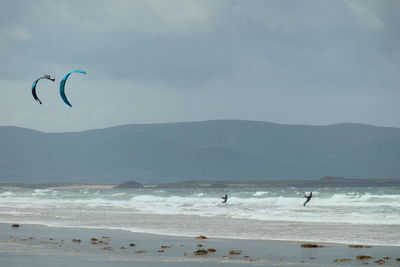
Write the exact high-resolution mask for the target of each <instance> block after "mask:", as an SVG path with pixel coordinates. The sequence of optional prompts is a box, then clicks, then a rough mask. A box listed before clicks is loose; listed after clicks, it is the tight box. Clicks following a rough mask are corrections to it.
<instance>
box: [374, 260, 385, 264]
mask: <svg viewBox="0 0 400 267" xmlns="http://www.w3.org/2000/svg"><path fill="white" fill-rule="evenodd" d="M375 263H378V264H379V265H382V264H385V261H384V260H383V259H379V260H376V261H375Z"/></svg>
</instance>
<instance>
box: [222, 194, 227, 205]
mask: <svg viewBox="0 0 400 267" xmlns="http://www.w3.org/2000/svg"><path fill="white" fill-rule="evenodd" d="M221 198H222V199H223V200H224V201H222V203H226V201H228V195H227V194H225V196H223V197H221Z"/></svg>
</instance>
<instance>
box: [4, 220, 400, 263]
mask: <svg viewBox="0 0 400 267" xmlns="http://www.w3.org/2000/svg"><path fill="white" fill-rule="evenodd" d="M14 223H16V224H20V225H31V226H37V227H48V228H60V229H80V230H82V231H83V230H88V229H89V230H99V231H101V230H104V231H124V232H128V233H131V234H144V235H156V236H163V237H171V238H191V237H193V236H194V235H190V234H176V233H170V234H168V233H160V232H155V231H145V230H143V231H140V230H131V229H126V228H117V227H105V226H76V225H72V226H68V225H51V224H44V223H33V222H23V223H18V222H14V221H8V222H0V226H1V225H12V224H14ZM199 234H201V233H199ZM207 236H208V237H209V238H213V239H221V240H232V241H242V240H243V241H254V242H289V243H290V242H295V243H318V244H322V245H325V246H329V245H338V246H340V245H344V246H348V245H362V246H374V247H388V248H398V249H399V250H400V244H399V245H397V244H379V243H371V242H347V241H342V242H341V241H321V240H316V239H313V238H309V239H299V240H293V239H273V238H265V239H263V238H245V237H222V236H214V235H207ZM399 256H400V255H399Z"/></svg>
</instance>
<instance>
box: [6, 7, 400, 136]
mask: <svg viewBox="0 0 400 267" xmlns="http://www.w3.org/2000/svg"><path fill="white" fill-rule="evenodd" d="M3 7H4V8H3ZM399 7H400V4H399V2H398V1H379V2H378V1H281V0H279V1H258V0H255V1H251V3H250V2H249V1H240V0H238V1H224V0H220V1H213V0H205V1H188V0H182V1H178V0H176V1H161V0H160V1H154V0H151V1H123V0H120V1H113V2H112V1H89V0H88V1H50V0H42V1H35V2H29V1H28V2H27V1H3V3H2V9H1V10H0V57H1V58H2V64H0V86H1V87H0V92H1V93H2V95H7V97H5V98H2V99H1V100H0V104H1V105H2V107H1V108H0V109H1V111H2V113H1V115H0V125H4V124H12V125H14V124H18V125H20V126H22V125H29V127H32V128H40V129H51V130H55V131H61V130H68V129H85V128H93V127H105V126H107V125H115V124H118V123H130V122H158V121H160V122H164V121H179V120H201V119H213V118H241V119H257V120H266V121H268V120H273V121H275V122H286V123H302V122H304V123H311V124H312V123H316V124H321V123H324V122H325V123H333V122H341V121H348V120H349V118H350V119H351V120H352V121H355V122H365V123H371V124H380V122H382V123H384V124H385V125H397V126H400V121H399V119H397V118H396V116H394V113H396V112H397V111H399V110H398V109H396V107H395V105H390V108H389V107H385V106H384V104H383V103H384V100H386V101H388V102H390V103H393V101H394V102H395V101H397V100H400V99H399V98H400V96H399V91H398V85H399V83H400V78H399V76H398V71H399V64H400V63H399V62H400V53H399V49H398V47H399V42H400V36H399V34H398V28H399V27H400V23H399V18H398V14H397V13H396V10H398V8H399ZM74 68H82V69H85V70H86V71H87V72H88V75H87V76H86V77H85V78H82V77H79V78H78V77H73V79H71V81H69V84H68V88H67V90H68V92H67V93H68V94H70V95H69V98H71V99H70V100H71V103H72V104H73V105H74V108H73V109H72V110H69V111H68V113H67V114H68V115H66V114H65V113H64V112H66V110H68V109H65V107H64V106H61V107H60V106H59V104H60V101H59V96H58V92H57V90H58V88H57V84H54V85H52V86H50V85H41V88H38V90H39V92H38V93H39V94H43V101H44V105H45V106H38V105H37V104H36V103H34V102H32V99H31V96H30V84H31V82H32V81H33V80H34V79H35V78H36V77H37V76H39V75H41V74H43V73H50V74H52V75H55V76H56V77H57V78H58V79H60V78H61V77H62V76H63V75H64V73H65V72H67V71H68V70H70V69H74ZM47 86H49V87H47ZM21 98H23V99H24V100H23V101H21ZM361 98H362V99H368V101H361V102H360V101H359V99H361ZM373 100H376V104H374V102H373ZM333 103H334V104H333ZM349 103H352V105H353V111H354V112H352V111H351V108H347V107H349V106H350V104H349ZM324 106H326V107H329V108H328V110H324V112H317V113H318V114H316V112H315V110H316V109H315V108H316V107H318V109H321V108H322V107H324ZM334 106H344V107H346V108H343V109H338V108H334ZM399 106H400V105H399ZM369 108H370V109H371V110H370V111H368V109H369ZM355 111H357V112H355ZM363 114H364V115H363ZM371 114H374V115H373V116H371ZM324 118H325V120H324Z"/></svg>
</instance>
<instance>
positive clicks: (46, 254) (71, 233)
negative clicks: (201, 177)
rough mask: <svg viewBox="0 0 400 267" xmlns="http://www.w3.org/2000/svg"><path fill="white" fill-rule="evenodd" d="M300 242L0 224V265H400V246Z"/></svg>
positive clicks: (194, 266) (143, 266)
mask: <svg viewBox="0 0 400 267" xmlns="http://www.w3.org/2000/svg"><path fill="white" fill-rule="evenodd" d="M199 235H201V233H199ZM79 241H80V242H79ZM303 243H304V242H288V241H266V240H239V239H223V238H210V237H209V238H207V239H196V238H195V237H180V236H165V235H154V234H145V233H132V232H129V231H124V230H110V229H92V228H65V227H47V226H42V225H28V224H19V227H12V225H11V224H0V266H2V267H3V266H41V267H43V266H44V267H46V266H74V267H80V266H82V267H83V266H113V267H117V266H139V267H147V266H190V267H197V266H356V265H358V266H359V265H364V264H365V263H368V264H369V265H377V264H378V263H376V261H378V260H383V261H384V262H385V263H384V266H399V265H400V259H399V260H397V258H400V247H391V246H372V247H349V246H348V244H328V243H317V244H316V243H314V244H316V245H318V246H317V247H316V248H315V247H314V248H307V247H306V248H305V247H302V246H301V245H302V244H303ZM133 244H134V245H133ZM361 245H362V244H361ZM198 250H200V251H199V252H197V253H196V251H198ZM213 250H215V251H213ZM205 251H207V252H205ZM195 254H199V255H195ZM358 256H370V257H371V258H367V259H357V257H358ZM358 258H360V257H358ZM335 260H336V261H335ZM338 260H342V261H338Z"/></svg>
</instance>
